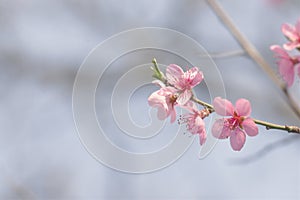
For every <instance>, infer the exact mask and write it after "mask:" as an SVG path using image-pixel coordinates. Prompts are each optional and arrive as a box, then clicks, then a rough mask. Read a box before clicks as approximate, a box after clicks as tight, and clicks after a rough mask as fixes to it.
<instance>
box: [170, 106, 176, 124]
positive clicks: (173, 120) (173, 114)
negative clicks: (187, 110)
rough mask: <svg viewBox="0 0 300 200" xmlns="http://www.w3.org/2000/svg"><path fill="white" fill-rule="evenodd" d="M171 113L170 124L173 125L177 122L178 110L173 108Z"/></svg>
mask: <svg viewBox="0 0 300 200" xmlns="http://www.w3.org/2000/svg"><path fill="white" fill-rule="evenodd" d="M170 112H171V113H170V114H171V120H170V122H171V124H172V123H173V122H175V120H176V110H175V109H174V108H173V109H172V110H171V111H170Z"/></svg>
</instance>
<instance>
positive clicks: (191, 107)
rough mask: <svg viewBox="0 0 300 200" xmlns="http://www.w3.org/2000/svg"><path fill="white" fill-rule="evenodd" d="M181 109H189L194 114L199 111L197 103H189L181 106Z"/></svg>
mask: <svg viewBox="0 0 300 200" xmlns="http://www.w3.org/2000/svg"><path fill="white" fill-rule="evenodd" d="M181 107H182V108H184V109H187V110H188V111H190V112H194V111H197V110H198V108H197V105H196V103H194V102H192V101H188V102H187V103H186V104H185V105H184V106H181Z"/></svg>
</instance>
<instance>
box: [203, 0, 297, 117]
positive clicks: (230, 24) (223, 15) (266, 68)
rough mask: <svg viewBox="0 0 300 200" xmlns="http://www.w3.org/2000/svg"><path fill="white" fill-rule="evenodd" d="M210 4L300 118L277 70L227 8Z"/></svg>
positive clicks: (214, 0)
mask: <svg viewBox="0 0 300 200" xmlns="http://www.w3.org/2000/svg"><path fill="white" fill-rule="evenodd" d="M207 2H208V4H209V6H210V7H211V8H212V10H213V11H214V12H215V14H216V15H217V16H218V17H219V18H220V19H221V21H222V22H223V24H224V25H225V26H226V27H227V28H228V29H229V31H230V32H231V33H232V35H233V36H234V37H235V39H236V40H237V41H238V42H239V43H240V45H241V46H242V47H243V48H244V49H245V51H246V52H247V53H248V54H249V56H250V57H251V58H252V59H253V60H254V61H255V62H256V63H257V64H258V65H259V66H260V67H261V68H262V69H263V70H264V71H265V73H266V74H267V75H268V76H269V77H270V78H271V79H272V81H273V82H274V83H275V84H276V86H277V87H279V88H280V89H281V91H282V93H283V94H284V96H285V97H286V101H287V102H288V104H289V106H290V107H291V108H292V110H293V111H294V113H295V114H296V115H297V116H298V118H299V119H300V110H299V107H298V106H297V104H296V102H295V101H294V100H293V99H292V97H291V96H290V94H289V92H288V90H287V88H286V85H285V84H283V82H282V81H281V80H280V79H278V78H277V76H276V74H275V72H274V71H273V69H272V68H271V67H270V65H269V64H268V63H267V62H266V60H265V59H264V58H263V57H262V55H261V54H260V53H259V52H258V50H257V49H256V48H255V47H254V46H253V45H252V43H251V42H250V41H249V40H248V39H247V38H246V37H245V36H244V35H243V34H242V32H241V31H240V30H239V29H238V27H237V26H236V25H235V24H234V23H233V21H232V19H231V18H230V17H229V16H228V14H227V13H226V12H225V10H224V9H223V8H222V7H221V6H220V4H219V3H218V2H217V1H216V0H207Z"/></svg>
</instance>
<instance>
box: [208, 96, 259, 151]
mask: <svg viewBox="0 0 300 200" xmlns="http://www.w3.org/2000/svg"><path fill="white" fill-rule="evenodd" d="M213 106H214V109H215V111H216V113H217V114H219V115H221V116H229V118H222V119H218V120H216V122H215V123H214V125H213V127H212V134H213V136H215V137H216V138H219V139H226V138H228V137H230V144H231V147H232V149H233V150H235V151H240V150H241V149H242V147H243V146H244V144H245V141H246V134H247V135H248V136H255V135H257V134H258V128H257V126H256V124H255V123H254V121H253V119H251V118H250V117H249V116H250V113H251V105H250V102H249V101H248V100H246V99H239V100H237V101H236V104H235V107H233V105H232V103H231V102H230V101H228V100H226V99H222V98H220V97H216V98H215V99H214V102H213ZM245 133H246V134H245Z"/></svg>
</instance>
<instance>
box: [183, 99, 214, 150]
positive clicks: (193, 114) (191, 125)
mask: <svg viewBox="0 0 300 200" xmlns="http://www.w3.org/2000/svg"><path fill="white" fill-rule="evenodd" d="M184 108H186V109H187V110H188V111H190V113H187V114H184V115H182V116H181V118H180V120H179V123H186V126H187V130H188V131H189V132H190V133H192V134H198V135H199V139H200V145H203V144H204V143H205V141H206V131H205V123H204V121H203V119H204V118H205V117H207V116H208V115H209V114H210V112H209V111H208V110H207V109H204V110H198V109H197V106H196V105H195V103H193V102H188V103H187V105H186V106H184Z"/></svg>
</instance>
